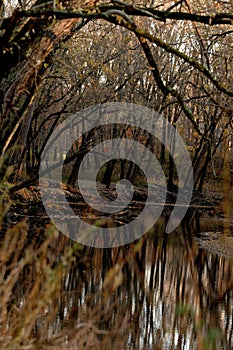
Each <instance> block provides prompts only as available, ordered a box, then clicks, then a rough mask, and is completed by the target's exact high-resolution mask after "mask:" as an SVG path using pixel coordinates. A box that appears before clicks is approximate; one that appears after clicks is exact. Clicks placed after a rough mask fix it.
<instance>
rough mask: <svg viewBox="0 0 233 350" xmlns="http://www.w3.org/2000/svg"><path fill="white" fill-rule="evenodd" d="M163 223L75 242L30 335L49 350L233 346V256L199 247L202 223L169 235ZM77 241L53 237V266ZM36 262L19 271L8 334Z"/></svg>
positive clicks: (31, 282)
mask: <svg viewBox="0 0 233 350" xmlns="http://www.w3.org/2000/svg"><path fill="white" fill-rule="evenodd" d="M199 224H200V223H199ZM164 227H165V223H164V222H163V220H162V219H161V220H160V221H159V222H158V223H157V225H156V227H154V229H153V230H151V231H150V232H149V233H148V234H147V235H146V236H144V237H143V238H142V239H141V240H139V241H137V242H135V243H132V244H130V245H128V246H124V247H120V248H113V249H95V248H87V247H85V248H82V247H80V246H77V249H76V252H75V253H74V252H73V251H72V249H71V250H70V251H71V253H70V256H71V258H70V259H68V260H67V261H68V262H67V265H66V264H63V267H62V269H61V270H56V274H57V275H55V276H53V278H54V280H55V281H56V280H57V281H58V284H59V283H60V282H59V281H60V280H59V273H61V283H60V285H59V288H58V289H56V290H55V289H54V292H53V293H51V295H50V299H49V302H45V303H44V304H43V307H42V308H41V310H40V312H39V313H38V314H37V315H36V317H35V318H33V317H32V320H33V326H32V328H31V331H30V333H28V334H26V336H27V337H28V339H29V338H30V337H34V338H33V339H37V340H36V341H37V342H38V344H40V348H45V349H47V348H48V349H50V348H51V349H82V348H83V349H93V348H94V349H99V348H101V349H102V348H103V346H104V347H105V349H138V350H140V349H148V350H149V349H155V350H159V349H166V350H167V349H187V350H189V349H193V350H194V349H197V350H200V349H204V350H205V349H229V350H230V349H232V347H233V338H232V332H233V326H232V320H233V312H232V310H233V268H232V267H233V264H232V260H231V259H230V258H226V257H223V256H221V255H215V254H212V253H210V252H208V251H206V250H204V249H201V248H199V246H198V244H197V242H196V241H195V240H194V236H193V232H195V230H196V224H195V225H190V223H189V225H188V224H183V225H182V226H180V227H179V229H178V230H177V231H176V232H175V233H174V234H171V235H164V234H163V232H164ZM73 245H74V244H73V243H72V242H71V241H69V240H68V239H67V238H65V237H64V236H62V235H59V236H58V237H57V238H56V240H55V239H54V240H53V243H52V244H51V242H50V244H49V245H48V247H47V248H48V249H47V253H46V254H47V262H48V261H49V263H48V264H49V266H58V264H59V260H62V259H63V258H62V256H63V251H64V249H65V247H67V246H69V247H71V248H72V247H73ZM38 257H39V255H38ZM33 264H34V265H33ZM33 264H31V265H30V266H27V267H26V268H25V269H24V270H23V274H22V273H21V274H20V275H19V276H18V279H17V283H16V284H15V287H14V298H12V300H11V303H10V304H9V306H8V307H9V310H8V311H9V315H10V316H9V318H8V326H7V327H5V328H4V332H3V333H5V334H7V329H8V330H9V327H11V325H14V324H13V323H14V317H13V315H14V309H17V312H18V313H20V309H21V310H24V312H25V310H29V309H30V308H29V307H28V306H27V309H26V308H25V305H26V304H27V303H28V302H29V292H31V290H32V289H33V288H34V287H35V284H36V281H37V273H36V271H37V267H36V265H37V264H38V260H37V259H35V261H34V263H33ZM40 269H41V267H40ZM51 271H52V270H51ZM59 271H60V272H59ZM51 273H52V272H51ZM44 283H46V281H45V282H44ZM47 287H48V286H47ZM38 288H39V287H38ZM38 293H39V291H38V290H35V291H34V295H35V296H37V294H38ZM44 293H46V291H45V292H44ZM38 295H39V294H38ZM39 303H40V300H37V304H38V305H39ZM34 311H35V310H33V309H32V310H31V313H33V312H34ZM2 329H3V328H2ZM16 334H17V331H16ZM34 342H35V340H34Z"/></svg>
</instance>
